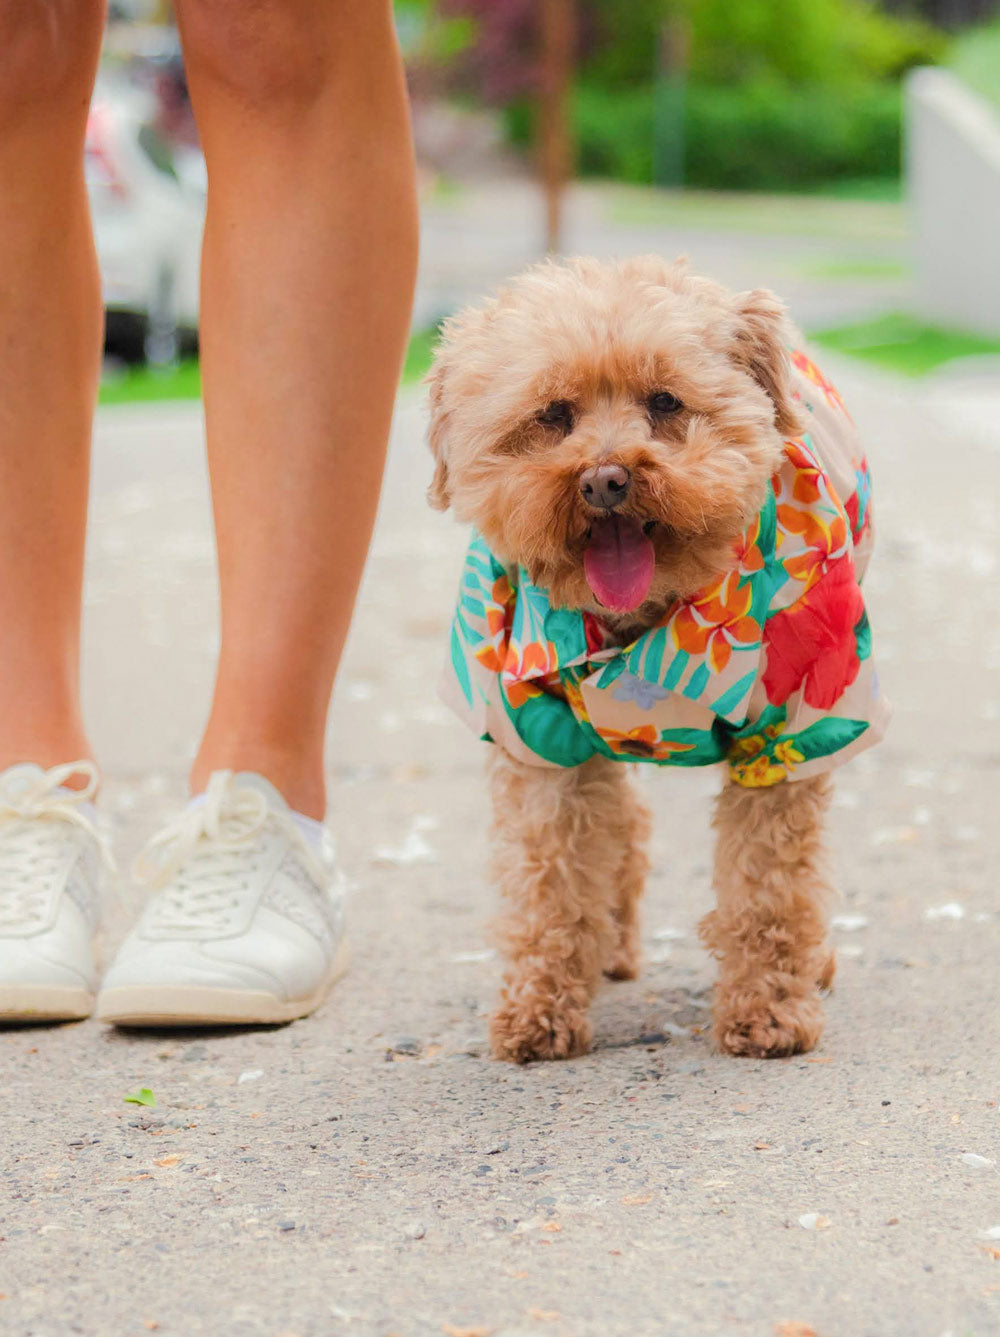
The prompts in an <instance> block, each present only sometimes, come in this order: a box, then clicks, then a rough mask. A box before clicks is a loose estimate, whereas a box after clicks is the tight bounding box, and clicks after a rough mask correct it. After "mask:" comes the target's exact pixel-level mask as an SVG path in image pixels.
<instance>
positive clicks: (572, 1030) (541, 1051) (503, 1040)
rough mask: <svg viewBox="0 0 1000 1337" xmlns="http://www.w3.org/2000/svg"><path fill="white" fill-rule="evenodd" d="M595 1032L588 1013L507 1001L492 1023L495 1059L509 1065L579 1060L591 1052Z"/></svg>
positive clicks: (541, 1002) (540, 1002) (547, 1003)
mask: <svg viewBox="0 0 1000 1337" xmlns="http://www.w3.org/2000/svg"><path fill="white" fill-rule="evenodd" d="M592 1035H593V1030H592V1027H591V1025H590V1018H589V1017H588V1016H587V1014H586V1012H585V1011H583V1010H582V1009H579V1008H576V1007H567V1006H566V1005H565V1004H564V1005H563V1006H562V1007H561V1008H557V1007H556V1006H555V1005H554V1003H553V1000H552V999H544V998H538V997H536V998H533V999H531V1000H527V999H526V1000H519V999H510V998H509V999H507V1001H506V1002H504V1003H503V1004H502V1006H501V1007H500V1008H499V1009H498V1010H497V1011H496V1012H495V1013H494V1014H493V1017H492V1019H491V1021H490V1047H491V1049H492V1050H493V1057H494V1058H499V1059H504V1060H505V1061H506V1062H508V1063H531V1062H532V1061H533V1060H535V1059H552V1058H576V1057H577V1056H578V1055H580V1054H585V1053H586V1052H587V1050H588V1049H589V1048H590V1041H591V1038H592Z"/></svg>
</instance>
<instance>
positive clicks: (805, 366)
mask: <svg viewBox="0 0 1000 1337" xmlns="http://www.w3.org/2000/svg"><path fill="white" fill-rule="evenodd" d="M792 363H793V365H794V366H796V367H797V368H798V370H799V371H801V372H802V374H803V376H805V377H806V378H807V379H808V380H810V381H812V383H813V385H815V386H816V387H817V388H818V389H820V390H822V391H823V394H824V395H825V396H826V402H827V403H828V404H829V405H830V407H831V408H835V409H840V411H841V413H843V414H844V415H845V416H847V417H849V416H850V415H849V414H848V413H847V409H846V408H845V407H844V401H843V400H842V399H841V397H840V393H839V391H838V390H837V387H836V386H835V385H834V384H833V382H832V381H829V380H827V378H826V377H825V376H824V375H823V373H822V372H821V371H820V369H819V367H817V366H816V363H815V362H813V361H812V360H811V359H810V358H807V357H806V355H805V353H801V352H799V350H798V349H797V348H795V349H793V350H792Z"/></svg>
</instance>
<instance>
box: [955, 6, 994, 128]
mask: <svg viewBox="0 0 1000 1337" xmlns="http://www.w3.org/2000/svg"><path fill="white" fill-rule="evenodd" d="M947 64H948V65H949V67H950V68H951V69H952V71H953V72H954V73H955V74H956V75H957V76H958V77H959V79H961V80H962V82H963V83H966V84H968V85H969V87H970V88H972V89H975V91H976V92H977V93H979V94H981V95H982V96H983V97H985V98H987V99H988V100H989V101H990V102H992V103H993V105H994V106H995V107H997V108H1000V21H994V22H993V23H991V24H990V25H989V26H988V27H985V28H973V29H972V31H971V32H966V33H962V34H961V36H959V37H956V38H955V40H954V42H953V43H952V45H951V49H950V51H949V53H948V60H947Z"/></svg>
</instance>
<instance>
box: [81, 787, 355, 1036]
mask: <svg viewBox="0 0 1000 1337" xmlns="http://www.w3.org/2000/svg"><path fill="white" fill-rule="evenodd" d="M136 872H137V875H138V876H139V877H140V879H141V880H143V881H145V882H147V883H149V884H150V885H151V886H153V887H154V888H156V889H157V893H158V894H157V895H155V896H154V897H153V898H152V900H151V901H150V902H149V904H148V905H147V906H146V909H145V911H144V912H143V915H142V917H141V919H140V920H139V923H138V924H137V925H136V927H135V928H134V929H133V930H132V932H131V933H130V934H129V936H128V937H127V938H126V939H125V941H124V942H123V943H122V945H121V947H120V948H119V951H118V955H117V957H116V958H115V961H114V963H113V965H112V966H111V969H110V970H109V971H108V973H107V975H106V976H105V978H104V985H103V987H102V989H101V993H100V997H99V998H98V1001H97V1015H98V1016H99V1017H100V1018H101V1020H102V1021H110V1022H116V1023H118V1024H119V1025H125V1026H150V1025H153V1026H201V1025H215V1024H220V1023H221V1024H229V1023H232V1024H241V1023H250V1022H280V1021H291V1020H293V1019H294V1018H295V1017H303V1016H305V1015H306V1014H307V1013H308V1012H312V1011H313V1010H314V1009H315V1008H317V1007H319V1005H320V1003H321V1002H322V1001H323V999H324V998H325V997H326V995H327V993H328V992H329V990H330V987H331V985H332V984H333V983H334V981H335V980H336V979H338V978H339V977H340V975H342V974H343V973H344V971H345V970H346V968H347V955H346V950H345V946H344V932H343V897H342V895H341V893H340V889H339V885H338V880H337V878H336V875H335V872H334V866H333V852H332V846H331V842H330V839H329V836H328V835H327V833H326V832H325V830H324V828H323V827H322V826H321V824H320V823H319V822H314V821H312V820H311V819H310V818H308V817H303V816H302V815H301V814H299V813H295V812H292V810H291V809H290V808H289V806H288V804H287V803H286V802H285V800H284V799H283V798H282V797H281V795H280V794H279V793H278V791H277V790H276V789H275V788H274V786H273V785H272V784H270V783H269V782H268V781H267V780H265V779H264V778H263V776H260V775H254V774H251V773H249V772H241V773H240V774H238V775H233V774H232V772H231V771H216V772H215V774H214V775H213V776H212V777H211V779H210V780H209V783H208V789H207V790H206V792H205V793H204V794H203V795H200V796H199V797H198V798H195V799H192V800H191V802H190V803H189V804H188V806H187V807H186V808H185V809H184V811H183V812H182V813H181V814H180V816H179V817H177V819H176V820H175V821H173V822H171V823H170V824H169V825H168V826H166V827H165V828H164V829H163V831H161V832H160V833H159V834H158V835H156V836H154V837H153V839H152V840H151V841H150V843H149V844H148V845H147V846H146V849H145V850H144V851H143V853H142V854H141V855H140V856H139V860H138V863H137V866H136Z"/></svg>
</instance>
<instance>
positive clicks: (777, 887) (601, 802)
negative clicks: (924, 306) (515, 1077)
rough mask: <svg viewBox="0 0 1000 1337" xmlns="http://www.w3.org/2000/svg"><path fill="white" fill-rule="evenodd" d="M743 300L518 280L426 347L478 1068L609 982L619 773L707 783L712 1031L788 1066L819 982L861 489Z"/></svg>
mask: <svg viewBox="0 0 1000 1337" xmlns="http://www.w3.org/2000/svg"><path fill="white" fill-rule="evenodd" d="M798 343H799V340H798V338H797V336H796V334H795V332H794V331H793V330H792V328H791V326H790V325H789V323H788V321H787V318H786V314H785V310H784V307H783V306H782V304H781V302H780V301H779V300H778V299H777V298H776V297H775V296H774V295H773V294H772V293H770V292H769V291H766V290H763V289H760V290H755V291H752V292H745V293H739V294H733V293H731V292H729V291H727V290H726V289H725V288H723V287H722V286H720V285H719V284H718V283H715V282H713V281H712V280H710V279H707V278H702V277H698V276H696V275H694V274H692V273H691V272H690V271H689V269H688V267H687V265H686V263H685V262H683V261H678V262H675V263H668V262H666V261H664V260H662V259H660V258H658V257H655V256H646V257H640V258H637V259H629V260H624V261H619V262H607V263H606V262H599V261H597V260H593V259H588V258H577V259H573V260H569V261H565V262H556V261H546V262H543V263H541V264H539V265H537V266H535V267H533V268H532V269H530V270H528V271H527V273H525V274H523V275H522V276H521V277H519V278H517V279H515V280H514V281H512V282H511V283H510V284H509V285H508V286H506V287H505V288H503V289H501V290H500V291H499V293H498V294H497V295H496V297H495V298H494V299H493V300H490V301H488V302H486V303H485V304H483V305H481V306H478V307H473V308H469V309H467V310H464V311H462V312H461V313H459V314H458V315H457V316H455V317H453V318H451V319H449V320H448V321H447V322H446V323H445V324H444V326H443V329H442V335H441V339H440V342H439V346H438V348H437V350H436V355H435V359H434V364H433V366H432V369H431V372H430V374H429V377H428V380H429V387H430V427H429V443H430V447H431V450H432V453H433V455H434V459H435V466H434V474H433V481H432V483H431V485H430V489H429V493H428V497H429V500H430V502H431V504H432V505H433V506H435V507H436V508H438V509H442V510H444V509H446V508H448V507H449V506H450V507H451V508H452V509H453V511H454V513H455V515H456V516H457V518H458V519H459V520H460V521H462V522H464V523H466V524H469V525H472V526H473V538H472V542H471V545H470V548H469V552H468V555H467V558H466V562H465V567H464V570H463V574H462V580H461V586H460V591H459V600H458V605H457V609H456V614H455V620H454V624H453V627H452V633H451V644H450V662H449V665H448V669H447V673H446V682H445V688H444V690H445V694H446V696H447V698H448V699H449V701H450V702H451V703H452V704H453V705H454V707H455V709H456V710H457V711H458V712H459V714H460V715H462V717H463V718H465V719H466V721H467V722H468V723H469V724H470V726H471V727H472V728H473V729H474V730H475V732H476V733H477V734H478V735H480V736H481V737H483V738H485V739H487V740H489V741H490V742H491V743H492V744H493V746H492V748H491V749H490V762H489V770H490V777H491V788H492V797H493V810H494V822H493V858H492V866H493V871H494V875H495V878H496V880H497V882H498V884H499V887H500V890H501V893H502V896H503V900H504V903H505V906H506V913H505V917H504V921H503V925H502V938H503V942H504V947H505V957H506V973H505V977H504V984H503V991H502V996H501V999H500V1003H499V1007H498V1008H497V1010H496V1012H495V1014H494V1015H493V1017H492V1020H491V1025H490V1040H491V1047H492V1051H493V1053H494V1055H495V1056H496V1057H498V1058H501V1059H507V1060H511V1061H514V1062H527V1061H529V1060H533V1059H555V1058H569V1057H572V1056H575V1055H579V1054H582V1053H584V1052H586V1050H587V1049H588V1048H589V1046H590V1044H591V1040H592V1026H591V1022H590V1019H589V1016H588V1008H589V1004H590V1001H591V999H592V997H593V995H594V993H595V990H596V989H597V987H598V984H599V982H600V980H601V977H602V975H606V976H609V977H611V978H612V979H628V978H632V977H634V976H635V975H636V974H637V973H638V970H639V956H640V950H639V948H640V937H639V926H638V903H639V899H640V896H641V894H642V890H643V883H644V879H645V876H646V873H647V869H648V866H649V865H648V856H647V853H646V844H647V839H648V835H649V830H650V816H649V812H648V810H647V806H646V804H645V802H644V800H643V798H642V797H641V795H640V794H639V792H638V789H637V788H636V786H635V784H634V781H633V779H632V777H631V772H632V770H633V767H631V766H629V765H623V764H622V763H623V762H639V763H652V764H658V765H679V766H694V765H718V764H720V763H721V764H723V765H724V766H725V767H726V768H727V776H726V781H725V783H724V784H723V787H722V791H721V794H720V795H719V797H718V799H717V803H716V807H715V814H714V827H715V831H716V834H717V840H716V851H715V859H714V886H715V892H716V898H717V904H716V908H715V909H713V910H712V911H711V913H709V914H708V915H707V916H706V917H705V918H704V920H703V921H702V923H701V925H700V935H701V937H702V940H703V941H704V943H705V944H706V945H707V947H708V948H709V950H710V951H711V953H712V954H713V955H714V956H715V957H716V958H717V960H718V963H719V978H718V983H717V987H716V990H715V995H714V1005H713V1038H714V1042H715V1044H716V1046H717V1047H718V1049H719V1050H721V1051H723V1052H725V1053H727V1054H734V1055H750V1056H754V1057H763V1058H773V1057H778V1056H782V1055H788V1054H792V1053H796V1052H799V1051H803V1050H808V1049H811V1048H812V1047H813V1046H814V1045H815V1044H816V1043H817V1041H818V1040H819V1038H820V1035H821V1033H822V1029H823V1009H822V1003H821V997H820V994H821V991H825V990H828V989H829V988H830V986H831V984H832V980H833V975H834V970H835V959H834V955H833V953H832V951H831V950H830V948H829V946H828V944H827V905H828V902H829V899H830V882H829V877H828V873H827V867H826V854H825V848H824V817H825V813H826V810H827V808H828V806H829V802H830V796H831V785H830V780H829V774H828V773H829V770H830V769H831V767H833V766H835V765H837V764H839V763H840V762H842V761H844V760H846V759H847V758H848V757H849V756H852V755H853V754H854V753H855V752H857V751H859V750H860V749H861V748H863V747H867V746H870V745H871V744H873V743H874V742H876V741H877V740H878V739H879V737H880V736H881V735H882V733H883V731H884V727H885V724H886V721H887V718H888V706H887V704H886V702H885V701H884V699H883V697H882V696H881V694H880V691H879V687H878V679H877V676H876V674H875V671H874V667H873V663H872V658H871V636H870V630H869V625H868V620H867V616H866V613H865V606H864V602H863V599H862V596H861V589H860V578H861V576H862V574H863V572H864V569H865V566H866V565H867V561H868V557H869V555H870V551H871V546H872V541H873V529H872V520H871V504H870V478H869V474H868V468H867V464H866V462H865V460H864V456H863V454H862V452H861V449H860V446H859V443H858V440H857V436H856V433H855V430H854V427H853V425H852V422H851V419H850V418H849V416H848V414H847V412H846V410H845V408H844V405H843V402H842V400H841V399H840V396H839V394H838V393H837V391H836V389H835V388H834V387H833V385H832V384H831V383H830V382H829V381H828V380H827V379H826V377H825V376H824V375H823V374H822V372H820V371H819V369H818V368H817V367H816V366H815V364H814V363H813V362H811V361H810V360H809V358H808V357H806V356H805V354H803V353H802V352H800V351H797V346H798Z"/></svg>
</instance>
